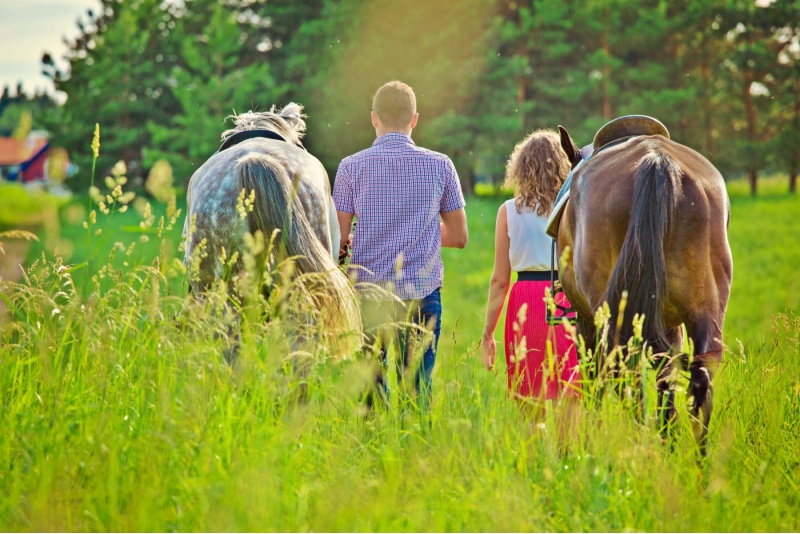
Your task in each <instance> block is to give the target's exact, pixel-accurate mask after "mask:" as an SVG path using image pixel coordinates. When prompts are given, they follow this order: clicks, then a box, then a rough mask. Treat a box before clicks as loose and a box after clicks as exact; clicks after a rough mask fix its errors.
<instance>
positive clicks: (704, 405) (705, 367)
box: [686, 317, 723, 456]
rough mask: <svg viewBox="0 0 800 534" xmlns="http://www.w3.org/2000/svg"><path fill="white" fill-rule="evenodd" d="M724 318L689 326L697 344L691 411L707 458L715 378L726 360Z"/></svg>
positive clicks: (697, 435) (695, 433) (706, 320)
mask: <svg viewBox="0 0 800 534" xmlns="http://www.w3.org/2000/svg"><path fill="white" fill-rule="evenodd" d="M722 320H723V318H719V319H717V318H711V317H703V318H699V319H697V320H695V321H693V322H692V323H691V324H687V325H686V328H687V331H688V333H689V337H690V338H691V339H692V342H693V343H694V352H695V354H694V358H692V361H691V364H690V365H689V372H690V378H689V390H688V391H687V396H688V397H690V398H691V403H690V409H689V412H690V413H691V415H692V426H693V428H694V435H695V438H696V439H697V444H698V446H699V448H700V454H701V455H703V456H705V455H706V440H707V438H708V424H709V422H710V421H711V412H712V411H713V410H714V387H713V380H714V375H715V374H716V372H717V369H718V368H719V364H720V362H721V361H722V330H721V328H720V327H721V325H722Z"/></svg>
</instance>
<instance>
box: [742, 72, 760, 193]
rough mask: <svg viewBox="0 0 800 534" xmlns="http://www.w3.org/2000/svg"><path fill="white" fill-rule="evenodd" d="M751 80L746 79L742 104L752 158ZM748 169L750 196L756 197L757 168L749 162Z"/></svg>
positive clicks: (754, 125) (753, 115) (753, 111)
mask: <svg viewBox="0 0 800 534" xmlns="http://www.w3.org/2000/svg"><path fill="white" fill-rule="evenodd" d="M750 84H751V80H749V79H747V80H745V83H744V94H743V103H744V109H745V112H746V114H747V141H748V146H747V153H748V154H749V155H750V156H752V154H751V152H752V150H753V147H754V146H755V144H756V141H757V139H758V117H757V115H756V106H755V104H754V103H753V96H752V95H751V94H750ZM748 164H749V166H750V168H749V170H748V176H749V179H750V194H751V195H753V196H756V187H757V184H758V168H757V166H756V164H755V163H754V162H753V161H752V160H751V161H749V162H748Z"/></svg>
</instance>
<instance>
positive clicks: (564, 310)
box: [545, 239, 578, 326]
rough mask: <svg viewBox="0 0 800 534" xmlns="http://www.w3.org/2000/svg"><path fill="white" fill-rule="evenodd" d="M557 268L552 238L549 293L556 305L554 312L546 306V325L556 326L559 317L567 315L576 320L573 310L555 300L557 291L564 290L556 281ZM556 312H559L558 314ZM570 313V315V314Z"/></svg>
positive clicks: (572, 321)
mask: <svg viewBox="0 0 800 534" xmlns="http://www.w3.org/2000/svg"><path fill="white" fill-rule="evenodd" d="M557 273H558V270H556V240H555V239H553V244H552V246H551V247H550V294H551V295H552V296H553V302H554V303H555V305H556V309H555V314H553V313H552V312H551V311H550V306H547V307H546V308H547V313H546V315H545V319H546V321H547V324H548V325H551V326H556V325H560V324H561V319H563V318H564V317H567V319H568V320H569V322H571V323H572V324H575V323H577V322H578V319H577V316H576V315H575V310H573V309H572V308H569V307H567V306H562V305H561V304H559V303H558V301H557V300H556V296H557V295H558V294H559V293H563V292H564V288H563V287H561V284H560V283H558V284H557V282H558V275H557ZM558 312H561V313H560V314H559V313H558ZM570 315H571V316H570Z"/></svg>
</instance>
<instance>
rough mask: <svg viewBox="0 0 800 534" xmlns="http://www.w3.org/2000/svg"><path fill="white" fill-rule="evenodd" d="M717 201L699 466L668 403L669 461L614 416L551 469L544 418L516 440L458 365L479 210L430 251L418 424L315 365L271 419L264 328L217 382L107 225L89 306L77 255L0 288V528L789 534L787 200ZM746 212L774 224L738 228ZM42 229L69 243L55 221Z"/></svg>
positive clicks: (182, 299)
mask: <svg viewBox="0 0 800 534" xmlns="http://www.w3.org/2000/svg"><path fill="white" fill-rule="evenodd" d="M732 202H733V210H734V216H733V219H732V222H731V243H732V247H733V250H734V261H735V264H736V271H735V275H734V276H735V280H736V282H735V284H737V285H735V286H734V293H733V295H732V298H731V306H730V308H729V315H728V325H727V329H726V336H727V340H726V341H727V343H728V345H729V346H730V347H731V349H730V350H729V352H728V353H727V354H726V359H725V363H724V365H723V368H722V369H721V371H720V373H719V375H718V377H717V379H716V380H715V388H716V410H715V412H714V418H713V420H712V426H711V433H710V437H709V455H708V458H707V459H706V460H705V461H703V462H699V461H698V456H697V451H696V447H695V444H694V438H693V436H692V432H691V429H690V425H689V421H688V417H687V416H686V410H685V406H684V404H683V403H682V404H681V418H680V422H679V425H678V426H679V427H678V429H677V432H676V436H675V446H674V448H673V450H672V451H670V450H669V449H668V448H667V447H665V446H663V445H662V444H661V439H660V436H659V434H658V432H657V431H656V429H655V427H654V425H653V424H644V425H640V424H638V423H636V422H635V419H634V418H633V417H631V415H630V412H629V410H628V409H627V407H626V406H625V405H624V403H623V402H621V401H620V400H619V399H618V398H616V397H615V396H607V397H606V398H605V400H604V401H603V403H602V404H601V405H600V406H599V407H596V408H593V409H589V410H585V411H584V413H583V417H582V419H581V422H580V427H579V428H578V429H577V430H576V431H575V433H574V436H573V439H572V440H571V442H570V443H569V451H568V452H567V453H566V454H560V453H559V450H558V444H557V442H556V439H555V437H554V435H553V430H552V429H553V425H552V420H550V421H548V424H547V425H546V426H545V428H544V429H541V428H539V427H537V426H535V425H531V424H529V423H527V422H525V421H524V420H523V419H522V418H521V417H520V416H519V413H518V411H517V409H516V407H515V405H514V404H513V403H512V402H509V400H508V399H507V397H506V391H505V380H504V378H503V377H502V371H501V372H500V373H499V374H493V373H488V372H486V371H484V370H483V369H482V368H481V366H480V365H479V363H478V358H477V354H476V343H477V340H478V339H479V337H480V332H481V327H482V323H483V310H484V306H485V298H486V297H485V293H486V288H487V287H488V277H489V274H490V271H491V258H492V254H493V237H492V236H493V230H494V218H495V213H496V208H497V206H498V205H499V201H492V200H478V199H475V200H471V201H470V205H469V208H468V209H469V212H468V217H469V222H470V236H471V241H470V245H469V247H468V248H467V249H466V250H464V251H446V254H445V268H446V279H445V287H444V294H443V300H444V308H445V316H444V328H443V333H442V338H441V341H440V345H439V350H440V352H439V356H438V358H437V367H436V373H435V377H434V378H435V379H434V402H433V405H432V407H431V410H430V418H431V421H432V424H431V425H429V424H428V420H427V418H426V417H418V416H417V415H415V414H406V413H403V412H402V411H401V410H400V409H399V407H397V406H395V407H394V409H391V410H388V411H381V412H377V413H376V414H374V415H373V416H372V417H369V418H365V417H363V415H362V412H360V411H359V409H358V399H359V396H360V393H361V392H362V390H363V387H364V385H365V384H366V381H367V377H368V374H369V373H368V370H367V369H365V367H364V365H363V364H362V363H360V362H357V361H347V362H341V363H334V362H333V361H331V360H329V359H325V358H324V357H320V358H316V359H315V360H314V361H315V362H316V363H315V364H314V365H313V366H312V368H311V369H310V370H309V371H308V375H307V376H305V377H304V378H303V379H302V380H303V381H304V382H305V383H306V384H307V395H308V401H307V402H306V403H305V404H299V405H298V404H297V403H294V402H293V399H294V395H293V392H294V391H296V389H297V387H298V385H299V384H298V380H299V379H298V378H297V375H296V374H294V373H293V372H292V364H291V362H292V360H291V358H290V354H291V352H292V350H293V347H292V344H291V340H290V339H289V336H290V335H291V329H290V326H289V325H288V323H286V322H285V321H283V320H281V319H280V318H278V319H277V320H273V321H271V322H268V323H266V322H262V321H260V319H259V318H258V317H255V316H248V315H247V314H244V315H243V318H242V321H243V322H242V331H243V335H242V338H241V344H240V349H239V350H240V356H239V359H238V363H237V364H236V366H234V367H231V366H230V365H228V364H227V363H225V361H224V359H223V358H222V356H221V355H222V353H223V351H224V349H225V335H226V334H227V332H228V331H229V327H230V317H227V316H225V315H222V314H220V313H217V311H218V310H219V307H217V308H215V307H214V305H213V302H206V303H196V302H194V301H193V300H192V299H190V298H188V297H187V295H186V289H185V287H186V286H185V282H186V279H185V274H184V273H183V272H181V270H180V269H179V268H178V267H177V266H175V265H174V263H175V262H174V261H173V259H174V257H175V255H176V254H177V253H176V251H175V250H174V249H173V248H172V247H176V239H177V237H176V232H179V230H178V229H177V228H173V229H172V230H171V231H170V232H167V231H164V233H163V234H162V235H161V236H160V237H159V236H158V234H157V233H145V234H140V233H135V232H134V231H133V228H136V227H138V220H137V219H141V215H137V214H136V213H135V210H130V211H129V212H128V213H124V214H115V213H113V212H112V213H111V214H110V215H109V218H108V219H107V220H103V219H101V223H100V224H101V226H100V227H102V229H103V232H102V233H101V234H100V236H95V237H93V238H92V246H93V247H96V248H95V250H94V251H93V252H92V254H94V256H95V262H94V265H93V267H92V269H93V270H92V271H91V273H90V274H91V277H90V280H92V281H91V282H90V284H91V285H90V286H89V291H85V287H84V286H82V283H83V282H82V281H83V280H84V278H85V277H84V273H83V272H82V271H80V270H75V271H73V270H72V268H71V267H70V266H71V265H76V264H80V263H81V262H82V261H83V259H84V258H85V256H84V255H85V254H86V252H85V251H81V250H79V249H75V250H74V251H73V252H72V257H71V258H70V260H69V265H67V264H64V263H63V262H61V261H60V260H58V259H52V258H50V257H48V259H41V260H39V261H38V262H37V263H36V264H35V265H33V266H32V267H31V269H30V270H29V271H28V274H27V278H26V279H25V280H24V281H23V282H22V283H21V284H8V283H2V285H0V291H2V292H3V293H4V294H5V295H6V296H7V297H8V298H9V300H10V301H11V302H12V303H13V310H12V313H13V314H14V315H13V317H12V318H11V319H10V320H7V321H5V322H4V323H3V324H2V326H0V403H1V404H2V408H3V409H2V412H0V424H1V425H2V428H3V429H4V430H5V431H4V432H2V433H0V488H3V491H2V492H0V530H12V531H23V530H24V531H28V530H29V531H45V530H68V531H73V530H92V531H94V530H137V531H138V530H148V531H149V530H159V531H164V530H261V531H264V530H282V531H296V530H326V531H341V530H346V531H363V530H370V531H372V530H377V531H388V530H392V531H407V530H421V531H430V530H434V531H453V530H459V531H463V530H469V531H483V530H492V531H519V530H525V531H531V530H537V531H539V530H548V531H566V530H569V531H581V530H593V531H607V530H615V531H616V530H629V529H630V530H649V531H653V530H658V531H661V530H669V531H687V530H691V531H706V530H716V531H730V530H737V531H754V530H759V531H761V530H770V531H796V530H798V529H800V519H798V515H797V513H796V510H797V509H798V506H799V505H800V492H798V487H797V486H798V482H797V481H798V480H800V462H798V458H800V430H799V429H800V319H798V318H797V317H795V316H794V315H793V314H792V313H791V311H792V309H793V308H790V307H787V306H788V304H790V303H791V302H794V301H793V300H792V299H797V298H798V292H797V290H795V289H792V285H791V277H792V276H796V274H797V271H796V270H793V269H792V268H784V266H783V264H782V263H781V262H782V261H784V260H781V261H780V262H778V264H776V263H775V261H774V258H775V256H776V255H780V256H779V257H781V258H786V259H787V261H793V262H794V263H793V265H798V263H797V260H798V259H800V258H798V256H800V250H798V247H797V245H796V244H794V242H793V240H792V234H796V230H797V227H796V223H793V222H792V221H791V220H790V219H791V217H790V215H792V213H796V211H795V210H796V209H797V207H798V206H797V200H796V199H793V198H789V197H786V196H779V197H775V198H763V199H755V200H750V199H747V198H744V197H741V198H739V197H736V196H733V198H732ZM84 205H85V204H84ZM165 209H166V208H161V211H159V208H157V207H155V206H154V208H153V209H152V210H151V216H152V215H153V214H155V216H156V217H159V216H160V215H158V214H159V213H163V212H164V210H165ZM66 210H67V211H66V213H69V208H66ZM759 213H760V214H763V215H764V217H761V216H756V215H755V214H759ZM84 215H85V214H84ZM766 215H769V216H770V219H771V220H778V221H783V222H784V223H785V224H782V225H781V224H778V225H771V224H765V225H764V226H762V227H761V228H760V229H757V228H755V227H756V226H757V225H760V224H761V223H762V222H764V221H765V219H766ZM738 221H742V222H738ZM744 221H749V224H746V223H745V222H744ZM153 226H154V227H157V223H154V225H153ZM63 227H64V232H65V237H64V239H65V242H66V239H69V236H70V232H72V231H73V230H74V231H75V233H76V234H75V235H76V236H77V239H76V241H75V242H81V241H83V236H84V235H85V234H84V233H83V232H85V230H84V229H83V228H82V225H81V224H80V221H79V220H78V222H74V221H73V222H69V221H65V224H64V226H63ZM125 229H127V230H125ZM141 235H148V236H149V237H150V239H149V240H148V241H147V242H142V241H140V237H141ZM766 235H768V236H769V238H770V239H769V240H770V241H771V242H774V243H782V244H783V245H782V247H781V248H780V250H776V249H775V248H771V247H769V246H768V245H767V244H766V243H765V242H766V241H767V240H766V239H764V236H766ZM117 242H120V243H122V244H123V246H122V247H120V246H117V245H115V243H117ZM131 242H136V243H137V245H135V246H134V247H133V249H132V251H131V252H130V254H127V251H128V249H129V244H130V243H131ZM123 249H124V250H123ZM112 250H114V251H116V252H113V257H110V256H111V254H112V252H111V251H112ZM756 250H761V253H760V254H756V253H754V251H756ZM38 257H39V252H38V251H37V252H34V258H38ZM108 265H111V267H107V266H108ZM104 267H106V268H105V271H103V268H104ZM101 272H102V273H104V277H103V278H102V279H101V278H100V274H101ZM95 277H96V278H95ZM761 278H767V280H766V281H763V280H761ZM95 280H96V282H95ZM759 284H763V286H762V285H759ZM762 287H763V288H764V289H765V290H766V291H768V292H769V295H770V298H765V299H764V300H763V301H759V300H757V299H759V298H761V297H760V296H759V295H758V294H756V293H757V290H758V288H762ZM756 303H758V304H756ZM780 311H784V312H786V313H784V314H783V315H775V314H774V312H780ZM737 339H740V340H741V341H742V343H741V345H740V344H739V343H738V342H737ZM321 355H322V356H324V351H323V353H322V354H321ZM683 386H684V385H683V384H681V387H683ZM679 397H680V395H679ZM648 402H650V403H652V399H650V400H649V401H648ZM552 416H553V415H552V414H551V415H550V417H551V418H552Z"/></svg>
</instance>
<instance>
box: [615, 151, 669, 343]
mask: <svg viewBox="0 0 800 534" xmlns="http://www.w3.org/2000/svg"><path fill="white" fill-rule="evenodd" d="M680 179H681V170H680V168H679V167H678V166H677V164H676V163H675V161H674V160H673V159H672V158H671V157H670V156H669V155H667V154H665V153H663V152H656V151H651V152H650V153H648V154H647V155H646V156H645V157H643V158H642V159H641V161H640V162H639V166H638V168H637V170H636V176H635V178H634V180H635V181H634V186H633V204H632V209H631V219H630V224H629V225H628V233H627V234H626V236H625V242H624V243H623V245H622V249H621V250H620V255H619V259H618V260H617V264H616V266H615V267H614V271H613V272H612V274H611V279H610V281H609V283H608V286H607V288H606V301H607V302H608V305H609V307H610V309H611V314H612V318H611V325H610V329H609V336H608V338H607V342H608V345H607V346H608V347H612V346H613V343H614V342H615V341H616V342H617V343H619V344H621V345H625V344H626V343H627V341H628V339H630V338H631V337H632V336H633V325H632V319H633V316H634V314H636V313H639V314H644V316H645V320H644V324H643V327H642V337H643V339H644V340H645V341H646V342H647V343H648V344H649V346H650V347H652V348H653V351H654V352H655V353H658V352H665V351H667V350H668V349H669V341H668V339H667V334H666V331H665V328H664V324H663V322H662V320H661V304H662V301H663V298H664V295H665V293H666V291H667V266H666V258H665V253H664V242H665V240H666V237H667V235H668V233H669V228H670V224H671V221H672V216H673V213H674V211H675V204H676V201H677V197H678V194H679V191H680ZM623 291H627V292H628V298H627V303H626V306H625V314H624V317H623V320H622V323H621V328H620V329H619V331H617V329H616V326H617V324H619V319H618V311H619V307H620V302H621V300H622V293H623Z"/></svg>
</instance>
